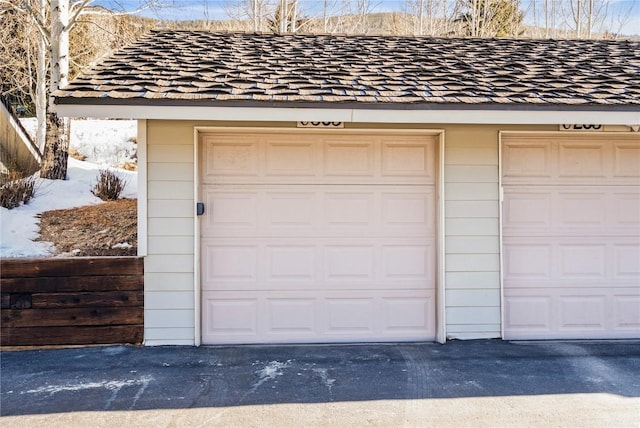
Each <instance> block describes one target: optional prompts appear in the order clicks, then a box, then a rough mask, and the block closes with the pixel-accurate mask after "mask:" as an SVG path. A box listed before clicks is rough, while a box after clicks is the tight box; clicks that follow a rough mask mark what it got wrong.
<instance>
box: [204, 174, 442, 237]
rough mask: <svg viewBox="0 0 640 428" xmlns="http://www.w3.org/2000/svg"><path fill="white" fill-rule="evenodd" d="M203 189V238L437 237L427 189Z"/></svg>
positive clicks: (432, 196) (431, 194)
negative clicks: (204, 210) (204, 213)
mask: <svg viewBox="0 0 640 428" xmlns="http://www.w3.org/2000/svg"><path fill="white" fill-rule="evenodd" d="M405 187H407V188H403V187H400V188H395V187H391V186H385V185H373V186H370V185H366V186H364V185H363V186H331V185H329V186H309V185H303V186H288V187H287V186H282V185H272V186H268V187H266V186H260V185H238V186H204V187H203V193H204V201H205V209H206V212H207V215H205V216H204V217H203V219H202V221H203V222H204V227H203V228H202V236H205V237H224V236H236V237H242V236H263V237H264V236H278V237H287V236H288V237H295V236H327V235H328V236H341V237H345V236H354V237H355V236H406V235H410V236H424V237H433V236H435V233H436V230H435V223H436V222H435V211H436V207H435V194H434V193H435V190H434V189H433V188H432V187H430V186H405Z"/></svg>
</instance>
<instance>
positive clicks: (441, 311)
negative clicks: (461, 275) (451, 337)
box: [436, 130, 447, 343]
mask: <svg viewBox="0 0 640 428" xmlns="http://www.w3.org/2000/svg"><path fill="white" fill-rule="evenodd" d="M444 156H445V131H444V130H442V131H441V132H440V138H439V141H438V158H439V161H438V163H439V164H438V240H437V243H436V245H437V246H438V264H437V266H438V273H437V281H438V284H437V290H436V293H437V294H436V319H437V322H436V324H437V325H436V341H437V342H438V343H445V342H446V341H447V317H446V312H447V306H446V304H447V303H446V289H447V288H446V284H445V277H446V267H445V260H446V258H445V257H446V251H445V237H446V233H445V199H446V198H445V193H444V189H445V185H444V178H445V173H444V168H445V166H444V165H445V163H444V161H445V157H444Z"/></svg>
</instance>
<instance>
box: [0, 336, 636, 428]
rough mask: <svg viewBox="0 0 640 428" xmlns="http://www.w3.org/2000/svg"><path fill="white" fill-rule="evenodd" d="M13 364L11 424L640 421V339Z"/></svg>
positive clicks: (5, 371)
mask: <svg viewBox="0 0 640 428" xmlns="http://www.w3.org/2000/svg"><path fill="white" fill-rule="evenodd" d="M0 356H1V379H0V386H1V392H0V399H1V401H0V415H1V416H2V418H0V425H2V426H29V427H32V426H47V427H52V426H65V427H69V426H83V427H84V426H122V427H131V426H154V427H157V426H206V427H209V426H225V427H227V426H256V427H258V426H259V427H269V426H278V427H280V426H282V427H289V426H350V427H354V428H355V427H359V426H385V427H386V426H468V427H474V426H492V427H496V426H550V425H553V426H572V427H573V426H608V427H612V426H616V427H627V426H628V427H638V426H640V341H573V342H557V341H554V342H503V341H465V342H449V343H447V344H445V345H439V344H432V343H425V344H371V345H332V346H324V345H316V346H313V345H312V346H237V347H201V348H194V347H157V348H144V347H128V346H114V347H93V348H76V349H58V350H36V351H10V352H7V351H5V352H2V353H1V354H0Z"/></svg>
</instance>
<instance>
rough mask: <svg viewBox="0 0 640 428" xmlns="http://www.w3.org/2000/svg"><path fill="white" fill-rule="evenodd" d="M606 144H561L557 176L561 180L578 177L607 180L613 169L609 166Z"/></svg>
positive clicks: (600, 142)
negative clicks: (608, 173) (609, 172)
mask: <svg viewBox="0 0 640 428" xmlns="http://www.w3.org/2000/svg"><path fill="white" fill-rule="evenodd" d="M606 147H607V146H606V143H605V142H602V141H599V142H591V143H583V142H573V141H571V142H561V143H559V147H558V166H557V174H558V178H560V179H563V178H564V179H571V178H576V177H599V178H605V177H606V176H607V172H608V171H610V170H611V167H610V166H609V165H607V161H608V160H609V158H608V157H607V153H605V151H606Z"/></svg>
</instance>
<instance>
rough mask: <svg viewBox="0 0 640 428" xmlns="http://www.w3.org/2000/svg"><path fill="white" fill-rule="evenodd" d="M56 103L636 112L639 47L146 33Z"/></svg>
mask: <svg viewBox="0 0 640 428" xmlns="http://www.w3.org/2000/svg"><path fill="white" fill-rule="evenodd" d="M56 96H57V97H58V102H62V103H74V102H78V101H80V100H79V99H85V100H83V101H84V102H91V103H101V102H111V103H113V102H116V103H122V104H140V103H151V104H158V105H162V104H165V103H166V104H171V103H176V102H178V101H179V102H180V103H184V104H190V103H198V104H202V103H204V104H211V105H214V104H215V105H220V104H221V103H229V102H234V101H235V102H243V103H248V104H255V103H263V104H264V103H265V102H269V103H280V102H284V103H290V102H294V103H300V102H304V103H323V102H324V103H327V102H329V103H350V104H354V103H355V104H368V105H369V104H383V105H387V106H389V107H394V106H396V107H400V106H401V105H404V106H407V105H409V106H410V105H414V106H419V105H424V104H432V105H440V104H465V105H468V104H474V105H483V104H485V105H496V104H497V105H512V106H513V105H524V104H526V105H531V104H535V105H540V106H545V105H553V106H557V105H572V106H576V105H581V106H589V105H593V106H629V105H632V106H633V105H635V106H638V105H640V41H620V40H616V41H613V40H527V39H469V38H453V39H452V38H427V37H388V36H384V37H383V36H336V35H275V34H250V33H209V32H196V31H153V32H151V33H149V34H148V35H147V36H145V37H143V38H142V39H140V40H139V41H138V42H137V43H135V44H134V45H132V46H129V47H127V48H124V49H122V50H120V51H118V52H116V53H115V54H114V55H113V56H111V57H110V58H108V59H106V60H105V61H103V62H102V63H100V64H98V65H95V66H94V67H92V68H90V69H89V70H87V71H86V72H85V73H83V74H81V75H80V76H79V77H78V78H76V79H75V80H74V81H72V82H71V83H70V84H69V85H68V86H67V87H66V88H64V89H63V90H60V91H58V92H57V93H56ZM86 99H89V100H86Z"/></svg>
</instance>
